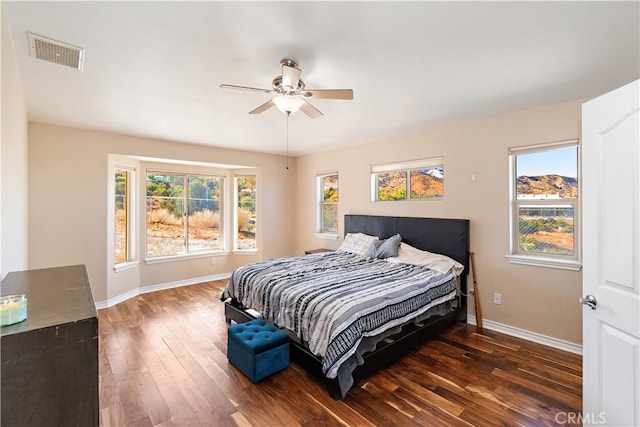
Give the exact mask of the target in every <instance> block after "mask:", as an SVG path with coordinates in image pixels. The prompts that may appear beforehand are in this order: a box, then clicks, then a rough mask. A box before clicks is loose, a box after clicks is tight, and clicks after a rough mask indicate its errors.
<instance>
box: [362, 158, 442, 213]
mask: <svg viewBox="0 0 640 427" xmlns="http://www.w3.org/2000/svg"><path fill="white" fill-rule="evenodd" d="M435 168H442V170H443V171H444V156H435V157H428V158H424V159H417V160H406V161H401V162H394V163H385V164H378V165H371V201H372V202H376V203H377V202H404V201H417V200H418V201H428V202H435V201H444V197H445V190H444V188H445V187H444V176H443V178H442V185H443V189H442V196H430V197H411V172H413V171H416V170H420V169H435ZM391 172H404V173H405V174H406V178H405V179H406V184H405V185H406V187H405V188H406V197H405V198H403V199H390V200H380V198H379V196H380V188H379V183H378V181H379V179H378V175H379V174H381V173H391ZM443 174H444V172H443Z"/></svg>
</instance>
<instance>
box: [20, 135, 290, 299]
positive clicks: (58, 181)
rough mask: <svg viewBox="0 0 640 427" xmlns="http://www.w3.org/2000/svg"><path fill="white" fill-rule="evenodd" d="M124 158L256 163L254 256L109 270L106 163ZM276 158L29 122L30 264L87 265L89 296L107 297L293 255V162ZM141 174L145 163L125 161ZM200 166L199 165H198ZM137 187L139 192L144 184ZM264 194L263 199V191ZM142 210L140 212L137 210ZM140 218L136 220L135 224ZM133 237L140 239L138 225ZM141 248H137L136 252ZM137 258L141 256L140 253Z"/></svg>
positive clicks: (108, 168) (109, 167)
mask: <svg viewBox="0 0 640 427" xmlns="http://www.w3.org/2000/svg"><path fill="white" fill-rule="evenodd" d="M131 156H139V157H153V158H159V159H175V160H179V161H186V162H189V161H190V162H205V163H222V164H229V165H245V166H250V167H254V168H257V169H259V182H258V203H259V204H258V215H259V216H258V220H257V222H258V227H259V233H260V237H259V239H260V240H259V243H260V247H259V251H258V253H257V254H256V255H237V254H232V253H231V254H228V255H226V256H220V257H216V264H215V265H211V262H210V258H196V259H189V260H184V261H171V262H165V263H160V264H150V265H147V264H145V263H144V262H141V263H140V264H139V266H138V267H136V268H135V269H132V270H126V271H123V272H119V273H115V272H114V271H113V265H112V260H113V255H112V254H113V243H112V238H113V231H112V228H111V227H112V225H113V218H112V216H113V214H112V211H113V209H111V210H110V209H109V208H108V206H109V200H110V198H111V194H112V193H109V189H110V188H111V190H112V189H113V187H112V186H110V183H111V181H112V179H113V165H114V164H115V163H117V162H122V161H123V159H126V158H130V157H131ZM285 162H286V160H285V158H284V157H281V156H275V155H268V154H259V153H250V152H243V151H234V150H226V149H218V148H212V147H205V146H198V145H189V144H181V143H174V142H168V141H160V140H152V139H144V138H136V137H131V136H123V135H117V134H112V133H106V132H98V131H89V130H81V129H75V128H66V127H59V126H51V125H45V124H40V123H33V122H32V123H30V125H29V179H30V185H29V203H30V205H29V244H30V250H29V266H30V268H43V267H52V266H59V265H71V264H86V265H87V270H88V274H89V280H90V282H91V286H92V290H93V294H94V299H95V300H96V301H98V302H102V301H106V300H108V299H112V298H115V297H117V296H118V295H121V294H123V293H126V292H129V291H132V290H135V289H136V288H138V287H143V286H150V285H158V284H165V283H171V282H179V281H184V280H188V279H191V278H198V277H205V276H209V275H215V274H223V273H229V272H231V271H232V270H233V269H234V268H235V267H237V266H238V265H242V264H245V263H248V262H253V261H257V260H260V259H264V258H270V257H276V256H286V255H292V254H293V231H294V230H293V229H292V227H291V224H292V223H293V222H294V218H293V212H294V200H295V180H296V168H295V161H294V162H293V167H292V168H290V170H289V171H287V170H285ZM132 165H133V166H134V167H136V168H137V169H140V170H139V172H138V173H137V175H138V179H144V169H145V167H146V164H145V163H144V162H139V163H138V162H134V163H132ZM199 170H201V169H199ZM138 193H142V196H144V186H143V185H142V184H141V185H140V186H139V190H138ZM263 195H264V197H263ZM143 212H144V211H143ZM110 224H111V225H110ZM141 224H143V223H141ZM139 228H140V231H139V233H138V238H139V239H143V238H144V234H143V233H144V231H143V230H142V226H140V227H139ZM142 249H143V248H140V250H141V251H142ZM139 258H140V260H142V259H143V254H142V253H140V254H139Z"/></svg>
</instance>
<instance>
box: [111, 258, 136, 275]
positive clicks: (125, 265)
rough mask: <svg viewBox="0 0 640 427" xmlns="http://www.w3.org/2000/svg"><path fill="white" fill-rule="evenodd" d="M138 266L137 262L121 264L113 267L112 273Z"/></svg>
mask: <svg viewBox="0 0 640 427" xmlns="http://www.w3.org/2000/svg"><path fill="white" fill-rule="evenodd" d="M137 266H138V261H127V262H121V263H119V264H116V265H114V266H113V271H115V272H116V273H119V272H121V271H125V270H130V269H132V268H135V267H137Z"/></svg>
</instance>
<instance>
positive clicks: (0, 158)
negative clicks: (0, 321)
mask: <svg viewBox="0 0 640 427" xmlns="http://www.w3.org/2000/svg"><path fill="white" fill-rule="evenodd" d="M0 11H1V14H2V114H1V120H2V123H1V127H2V139H1V140H0V191H1V194H0V277H4V276H5V275H6V274H7V273H8V272H11V271H17V270H25V269H27V187H28V179H27V129H28V126H27V111H26V107H25V100H24V93H23V89H22V80H21V79H20V72H19V69H18V63H17V61H16V54H15V51H14V48H13V41H12V39H11V37H12V36H11V33H10V31H9V25H8V24H7V21H6V14H5V13H4V5H0Z"/></svg>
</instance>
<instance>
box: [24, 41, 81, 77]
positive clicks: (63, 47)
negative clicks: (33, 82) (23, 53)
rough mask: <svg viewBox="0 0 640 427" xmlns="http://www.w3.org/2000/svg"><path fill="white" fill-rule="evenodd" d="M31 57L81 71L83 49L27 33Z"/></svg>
mask: <svg viewBox="0 0 640 427" xmlns="http://www.w3.org/2000/svg"><path fill="white" fill-rule="evenodd" d="M29 50H30V51H31V56H33V57H34V58H38V59H42V60H43V61H49V62H53V63H54V64H60V65H64V66H67V67H71V68H75V69H76V70H80V71H82V65H83V62H84V49H83V48H81V47H77V46H73V45H70V44H67V43H62V42H59V41H56V40H51V39H48V38H46V37H42V36H38V35H35V34H31V33H29Z"/></svg>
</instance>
